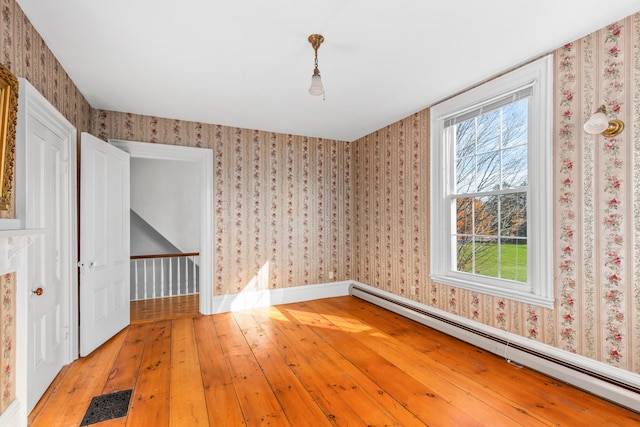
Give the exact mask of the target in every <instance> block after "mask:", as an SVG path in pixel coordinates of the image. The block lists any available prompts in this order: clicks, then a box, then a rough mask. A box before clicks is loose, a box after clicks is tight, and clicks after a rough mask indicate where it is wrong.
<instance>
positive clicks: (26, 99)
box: [7, 78, 78, 423]
mask: <svg viewBox="0 0 640 427" xmlns="http://www.w3.org/2000/svg"><path fill="white" fill-rule="evenodd" d="M18 85H19V97H18V99H19V106H18V123H17V126H16V153H15V156H16V157H15V173H16V175H15V194H16V197H15V203H16V220H15V221H19V225H18V224H15V225H13V224H12V225H10V226H9V227H7V228H19V229H22V230H16V233H19V234H25V235H26V234H40V232H41V231H40V230H29V229H27V227H28V225H29V224H27V223H26V219H27V216H26V196H27V195H26V194H25V188H26V179H27V159H26V135H27V128H28V126H29V123H30V121H31V120H39V121H41V122H43V123H46V124H47V126H48V127H50V129H51V130H53V131H54V132H56V133H57V134H58V135H59V136H60V137H61V138H62V139H63V140H64V141H65V144H66V149H67V150H68V163H67V165H68V166H67V167H68V168H69V171H68V179H67V182H66V187H67V188H66V191H67V195H68V198H67V200H66V201H65V202H66V203H65V206H64V207H63V210H65V211H66V218H67V221H68V222H67V224H66V227H67V230H68V234H67V236H66V239H67V242H69V245H68V247H67V248H65V251H64V253H63V254H61V256H62V257H66V260H65V262H68V265H67V266H66V269H65V270H66V274H65V276H66V280H65V281H64V282H65V283H66V286H65V288H64V290H63V293H64V294H63V296H62V304H63V305H64V306H63V308H62V310H61V314H62V322H61V326H62V329H63V330H62V331H61V332H60V333H61V334H62V336H64V335H65V334H66V333H67V332H68V338H67V343H66V345H65V354H64V363H65V364H69V363H71V362H73V361H74V360H76V359H77V358H78V274H77V272H78V270H77V268H76V263H77V260H78V254H77V248H78V245H77V238H78V234H77V231H78V225H77V224H78V223H77V214H76V212H77V210H76V206H77V203H76V200H77V184H76V182H77V177H76V175H77V167H76V165H77V160H76V158H77V154H76V146H77V140H76V129H75V127H74V126H73V125H72V124H71V123H70V122H69V121H68V120H67V119H65V118H64V116H62V114H61V113H60V112H58V111H57V110H56V109H55V108H54V107H53V106H52V105H51V103H50V102H49V101H48V100H47V99H46V98H45V97H44V96H42V94H40V92H38V91H37V90H36V89H35V88H34V87H33V86H32V85H31V84H30V83H29V81H27V80H26V79H24V78H19V79H18ZM16 225H17V227H16ZM27 262H29V260H27ZM25 270H26V268H25V269H22V270H20V271H19V276H20V275H21V274H22V272H23V271H25ZM16 292H17V294H18V295H17V298H16V303H17V307H16V326H17V331H16V332H17V334H16V335H17V336H16V340H17V341H18V342H17V345H16V395H17V396H16V397H17V399H18V401H19V402H20V404H21V409H20V412H21V417H24V422H25V423H26V415H27V413H26V409H27V408H26V404H27V399H26V398H27V384H28V378H27V366H26V361H27V352H28V348H27V345H26V340H28V333H29V332H30V331H29V329H28V328H27V319H28V312H27V301H28V298H29V297H30V295H31V289H29V287H28V286H27V281H26V280H25V277H24V275H22V276H21V277H19V278H18V283H17V289H16Z"/></svg>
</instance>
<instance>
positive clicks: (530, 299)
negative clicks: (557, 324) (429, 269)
mask: <svg viewBox="0 0 640 427" xmlns="http://www.w3.org/2000/svg"><path fill="white" fill-rule="evenodd" d="M431 280H433V281H434V282H437V283H440V284H443V285H447V286H454V287H456V288H461V289H466V290H468V291H473V292H478V293H481V294H485V295H492V296H496V297H500V298H506V299H509V300H513V301H518V302H522V303H525V304H531V305H536V306H540V307H544V308H548V309H553V308H554V298H553V297H545V296H541V295H536V294H534V293H531V292H522V291H518V290H513V289H504V288H499V287H496V286H491V285H486V284H478V283H474V282H470V281H467V280H460V279H458V278H453V277H450V276H442V275H431Z"/></svg>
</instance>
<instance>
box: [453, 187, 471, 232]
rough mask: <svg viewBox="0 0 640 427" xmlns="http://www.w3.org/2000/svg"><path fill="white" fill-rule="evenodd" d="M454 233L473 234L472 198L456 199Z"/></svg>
mask: <svg viewBox="0 0 640 427" xmlns="http://www.w3.org/2000/svg"><path fill="white" fill-rule="evenodd" d="M456 233H457V234H466V235H469V236H470V235H471V234H473V198H471V197H461V198H459V199H456Z"/></svg>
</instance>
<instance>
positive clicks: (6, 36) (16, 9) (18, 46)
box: [0, 0, 91, 413]
mask: <svg viewBox="0 0 640 427" xmlns="http://www.w3.org/2000/svg"><path fill="white" fill-rule="evenodd" d="M0 8H1V11H0V13H1V14H2V16H1V17H0V19H1V20H2V21H1V26H0V49H1V53H0V55H1V57H0V61H2V64H3V65H4V66H6V67H7V68H8V69H9V71H11V72H12V73H13V74H14V75H15V76H16V77H24V78H26V79H27V80H29V82H30V83H31V84H32V85H33V86H34V87H35V88H36V89H37V90H38V91H39V92H40V93H42V94H43V95H44V96H45V97H46V98H47V99H48V100H49V102H51V103H52V104H53V105H54V106H55V107H56V108H57V109H58V111H60V112H61V113H62V114H63V115H64V116H65V117H66V118H67V120H69V121H70V122H71V123H72V124H73V125H74V126H75V127H76V129H78V134H79V133H80V132H82V131H87V132H88V131H89V125H90V119H91V116H90V114H89V113H90V111H91V107H90V106H89V103H88V102H87V101H86V100H85V99H84V96H83V95H82V94H81V93H80V91H79V90H78V88H77V87H76V85H75V84H74V83H73V82H72V81H71V78H70V77H69V76H68V75H67V73H66V72H65V71H64V69H63V68H62V66H61V65H60V63H59V62H58V60H57V59H56V58H55V56H54V55H53V54H52V53H51V51H50V50H49V48H48V47H47V45H46V44H45V42H44V41H43V40H42V37H40V35H39V34H38V32H37V31H36V30H35V28H34V27H33V26H32V25H31V23H30V22H29V20H28V19H27V17H26V16H25V15H24V13H23V12H22V9H20V6H18V5H17V4H16V2H15V0H0ZM13 194H14V195H15V191H14V192H13ZM14 212H15V211H13V210H12V211H10V212H9V213H8V214H7V212H2V213H0V218H12V217H14V216H15V213H14ZM18 280H19V278H17V277H15V275H9V276H2V277H0V289H1V290H2V302H1V304H2V309H0V312H1V313H0V316H2V330H1V333H2V349H1V351H2V355H0V356H1V361H2V366H1V369H2V373H1V374H0V393H2V396H0V413H2V411H4V410H5V409H6V407H7V406H8V405H9V404H10V403H11V402H12V401H13V400H14V399H15V345H14V343H15V340H16V336H15V323H14V321H15V310H16V306H15V292H14V291H13V290H12V289H15V286H16V281H18ZM7 351H8V353H7Z"/></svg>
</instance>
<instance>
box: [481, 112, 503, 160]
mask: <svg viewBox="0 0 640 427" xmlns="http://www.w3.org/2000/svg"><path fill="white" fill-rule="evenodd" d="M500 117H501V114H500V110H494V111H490V112H488V113H485V114H482V115H480V116H478V117H477V118H476V120H477V121H478V131H477V132H478V135H477V141H478V142H477V144H478V148H477V150H478V153H484V152H487V151H495V150H499V149H500V133H501V127H502V123H501V122H502V120H501V119H500Z"/></svg>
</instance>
